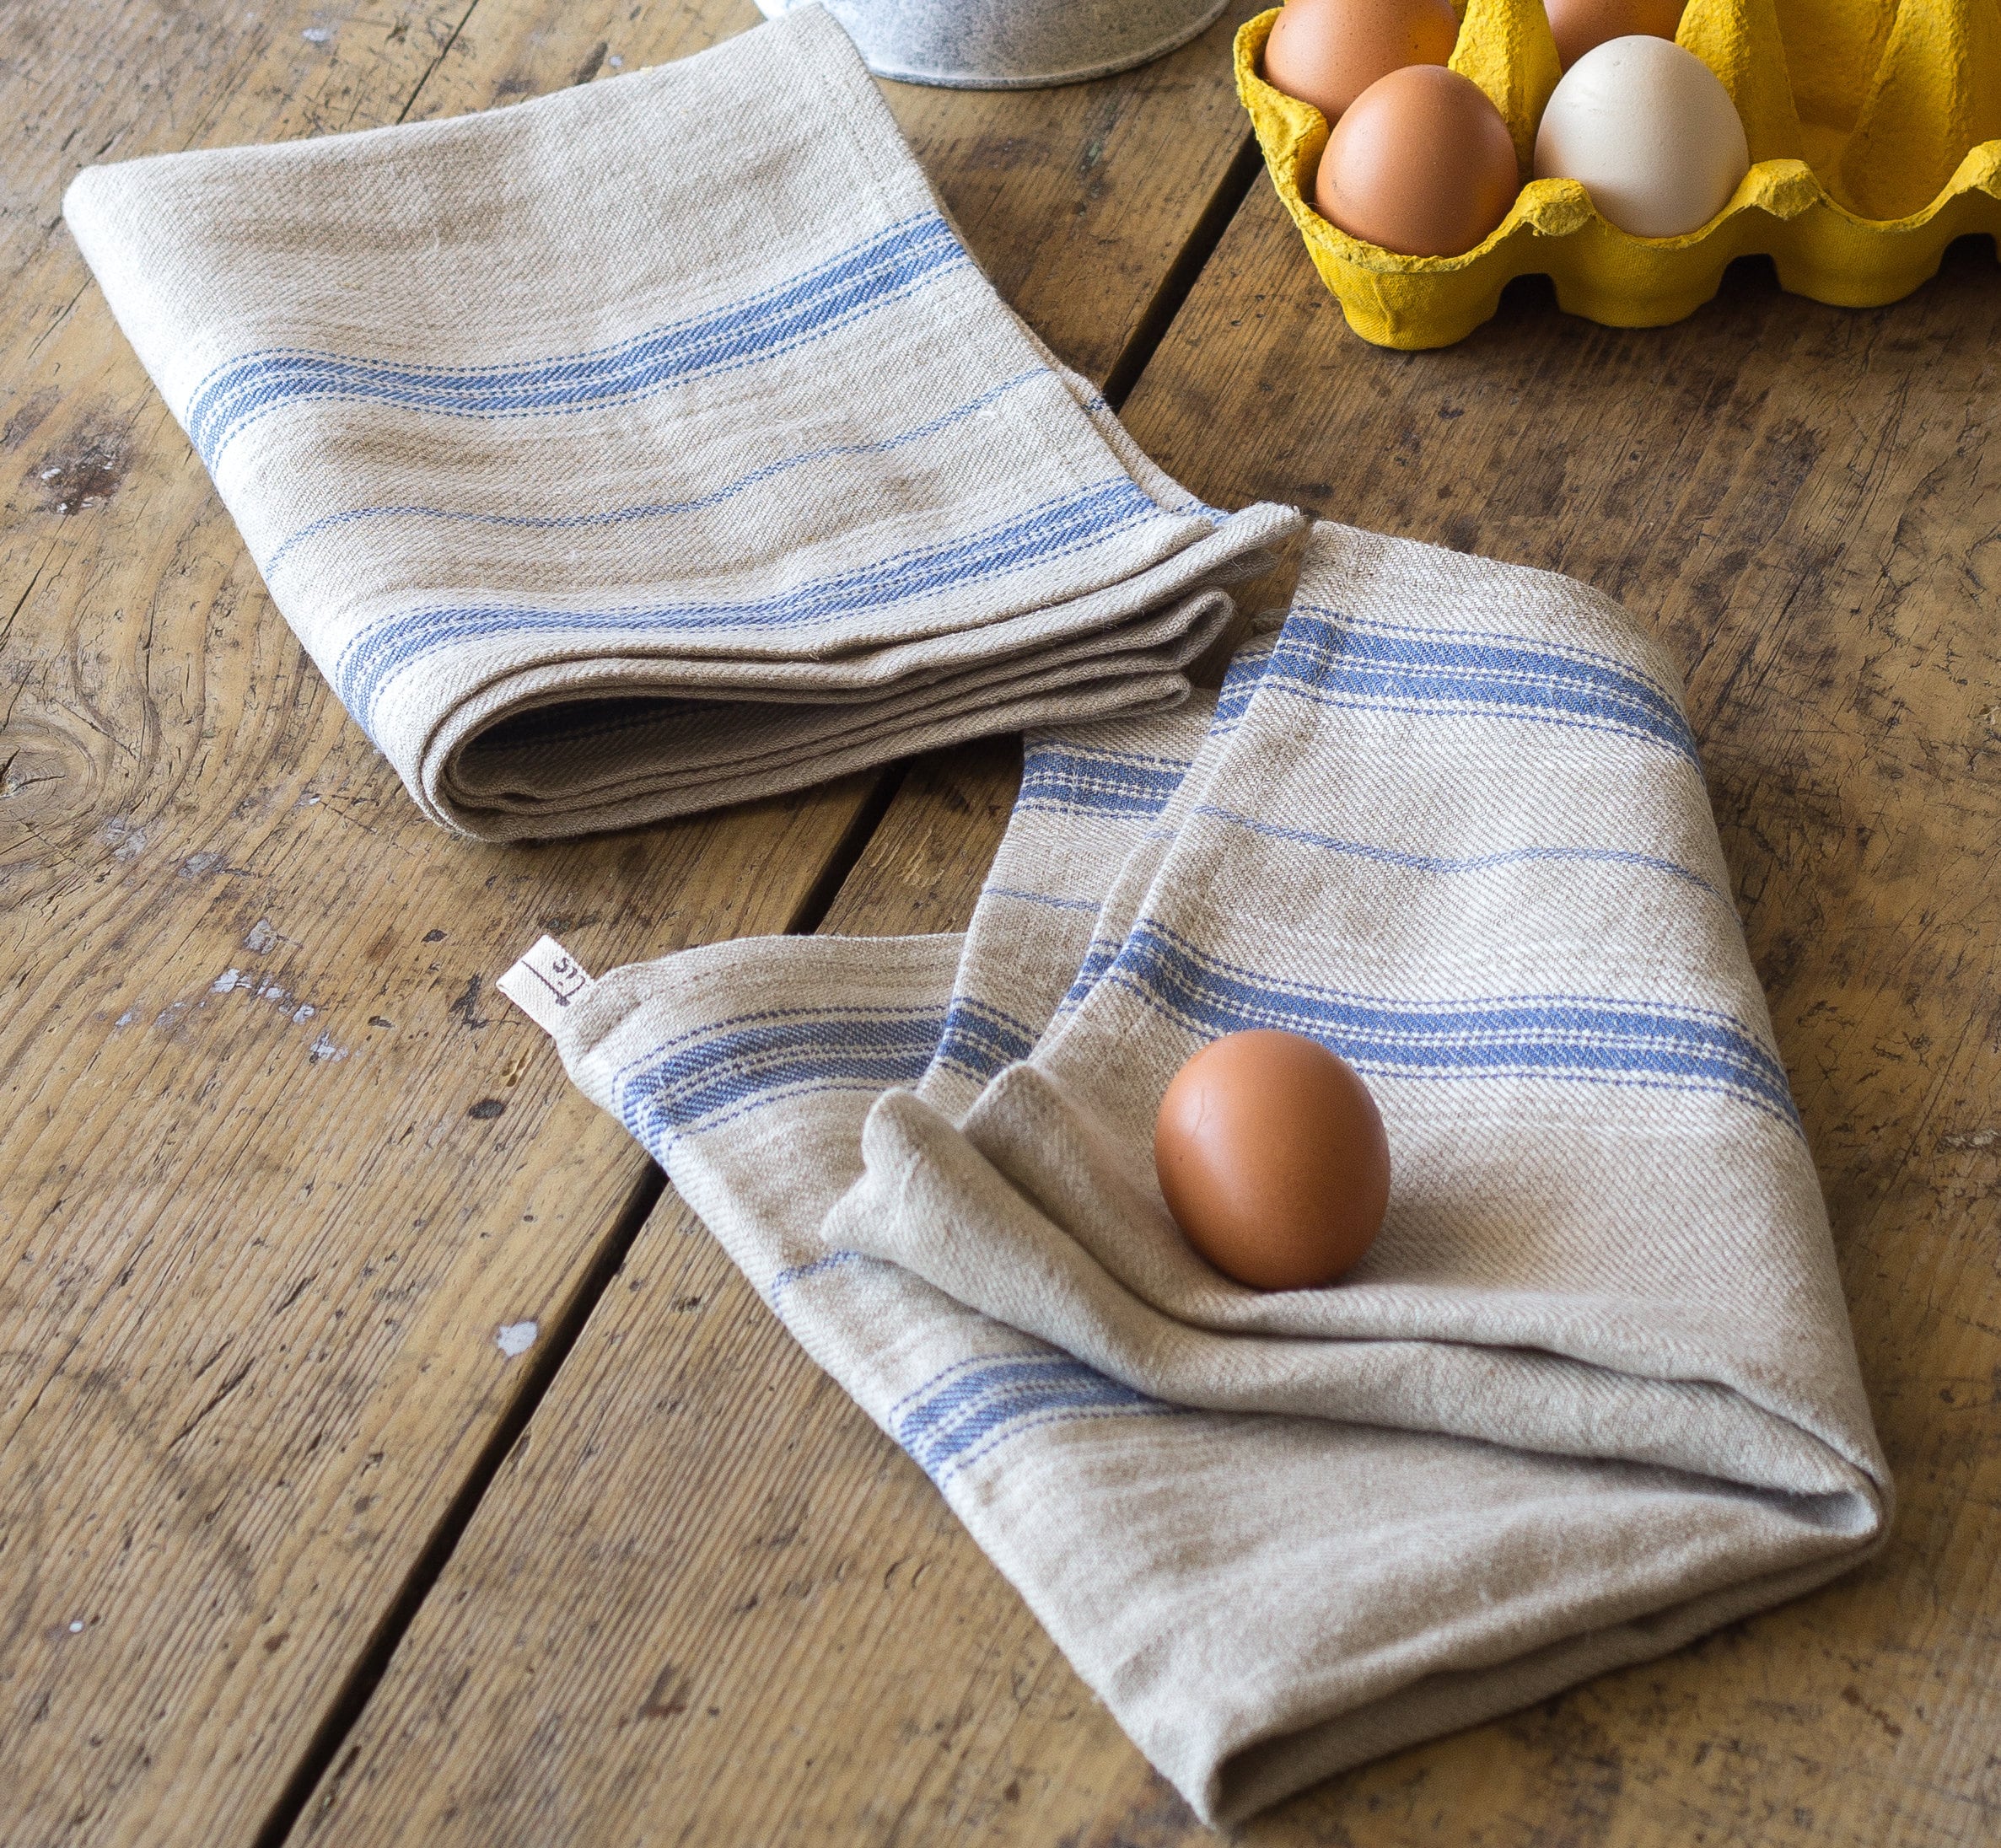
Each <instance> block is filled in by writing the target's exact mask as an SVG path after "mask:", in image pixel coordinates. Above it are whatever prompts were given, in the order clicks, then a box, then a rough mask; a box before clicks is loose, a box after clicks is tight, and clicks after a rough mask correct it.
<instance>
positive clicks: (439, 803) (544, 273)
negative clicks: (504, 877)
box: [64, 6, 1298, 840]
mask: <svg viewBox="0 0 2001 1848" xmlns="http://www.w3.org/2000/svg"><path fill="white" fill-rule="evenodd" d="M64 212H65V216H66V218H67V220H68V223H69V224H70V227H71V228H72V229H73V232H74V233H75V235H76V238H77V241H78V244H79V246H80V247H81V249H82V250H83V254H84V255H85V256H86V258H87V259H88V260H89V263H90V266H91V267H92V269H93V270H94V272H95V273H96V275H97V277H98V279H99V281H100V283H101V284H102V285H103V287H104V290H105V296H106V298H107V299H108V300H109V302H110V305H111V308H112V310H113V312H114V313H115V314H116V315H117V317H118V320H119V323H120V325H121V326H122V327H123V328H124V330H125V331H126V335H127V336H129V338H130V339H131V341H132V345H133V346H134V347H135V349H136V350H137V352H138V355H139V357H140V358H141V359H142V360H143V362H144V363H145V365H146V368H147V369H148V372H149V373H151V374H152V376H153V380H154V382H155V384H157V385H158V386H159V389H160V392H161V394H162V395H163V396H164V398H165V400H167V402H168V404H169V406H171V407H172V408H173V411H174V412H175V416H177V417H178V418H179V419H180V422H181V423H182V425H183V427H185V428H186V430H187V432H188V434H189V437H190V438H191V441H192V442H193V443H194V446H195V448H196V451H197V453H198V454H200V455H201V457H202V460H203V461H204V462H205V463H206V464H207V466H208V468H209V470H210V471H211V472H212V475H213V476H214V478H215V481H216V484H217V487H218V491H219V492H220V493H221V495H222V497H223V501H224V502H225V503H226V504H227V505H228V507H229V511H230V513H232V514H233V515H234V518H235V519H236V522H237V524H238V526H239V529H241V531H242V533H243V535H244V539H245V543H246V544H247V545H248V546H249V547H250V552H251V555H252V556H254V557H255V558H256V561H257V564H258V567H259V569H260V570H261V572H263V573H264V577H265V581H266V583H267V584H268V585H269V586H270V588H271V592H272V597H273V599H275V600H276V602H277V605H278V607H279V609H280V610H282V612H283V613H284V615H285V617H286V620H288V622H289V623H290V624H291V625H292V626H293V629H294V630H295V631H297V633H298V635H299V639H300V640H301V641H302V642H304V645H305V647H306V648H307V650H308V651H309V653H311V655H312V656H313V658H314V659H315V662H316V663H318V664H319V666H320V669H321V671H322V672H323V673H325V674H326V676H327V678H328V680H330V681H331V683H332V685H333V686H334V688H335V689H336V691H337V692H338V693H339V695H340V696H341V698H342V701H343V702H344V703H345V704H346V705H347V708H348V710H349V711H350V712H352V714H353V715H354V717H355V718H356V719H357V720H358V722H359V723H360V724H361V725H362V727H363V729H364V730H365V731H367V732H368V735H369V736H370V737H371V738H372V739H374V741H375V743H376V744H378V745H379V747H380V749H382V751H383V752H384V754H385V755H386V756H387V757H388V758H389V760H390V762H391V763H393V764H394V765H395V768H396V770H397V771H398V773H399V774H400V775H401V777H402V779H403V782H404V783H405V785H406V787H407V788H408V789H409V791H410V793H411V797H412V798H413V799H414V800H415V801H416V802H417V804H418V805H419V806H420V807H421V808H422V809H423V810H424V812H425V813H426V814H428V815H429V816H431V817H432V819H434V820H437V821H438V822H440V823H443V824H444V825H446V826H448V827H451V828H455V829H458V830H463V831H465V832H467V833H470V834H473V835H481V836H483V837H485V838H488V839H495V840H508V839H519V838H524V837H534V836H543V835H562V834H572V833H577V832H581V831H584V830H590V829H596V828H607V827H613V826H618V825H625V824H629V823H632V822H637V821H643V820H647V819H654V818H657V817H659V816H664V815H670V814H680V813H682V812H685V811H687V810H691V809H696V808H707V807H711V806H714V805H717V804H719V803H727V802H731V801H735V800H739V799H741V798H745V797H750V796H756V795H761V794H766V793H769V792H774V791H778V790H783V789H789V788H793V787H799V786H800V785H802V784H804V783H807V782H813V781H815V780H818V779H820V778H822V777H826V776H832V775H835V774H837V773H838V772H841V771H846V770H850V769H853V768H856V767H858V766H863V765H867V764H872V763H878V762H880V761H883V760H885V759H889V758H891V757H895V756H898V755H903V754H906V753H907V752H910V751H912V750H916V749H924V748H927V747H929V746H933V745H937V744H944V743H948V742H950V741H952V740H954V739H963V738H966V737H970V736H973V735H976V734H978V733H989V732H995V731H1003V730H1014V729H1019V728H1021V727H1023V726H1025V725H1027V724H1032V723H1050V722H1052V721H1055V720H1057V719H1062V718H1079V717H1092V716H1099V715H1104V714H1108V713H1111V712H1138V711H1145V710H1150V709H1154V708H1158V707H1160V706H1168V705H1171V704H1173V703H1175V701H1179V700H1180V699H1181V698H1183V697H1184V696H1186V691H1187V685H1188V683H1187V680H1186V674H1185V669H1186V668H1187V666H1188V665H1189V663H1191V661H1193V660H1194V659H1195V658H1197V656H1198V655H1199V654H1201V653H1202V651H1203V650H1204V649H1205V648H1207V647H1208V646H1209V645H1210V644H1211V643H1212V642H1213V641H1214V640H1215V639H1216V637H1218V635H1219V633H1220V632H1221V631H1222V628H1223V626H1224V624H1225V623H1226V622H1227V620H1228V619H1229V615H1230V604H1229V598H1228V596H1227V595H1226V594H1224V593H1223V591H1221V590H1220V589H1219V588H1218V586H1219V585H1222V584H1224V583H1229V582H1230V581H1232V580H1233V579H1234V578H1236V577H1241V576H1243V575H1244V574H1245V572H1248V571H1251V570H1255V569H1256V568H1258V567H1260V565H1261V562H1262V557H1261V548H1263V547H1264V546H1266V545H1267V544H1268V543H1270V542H1271V541H1272V540H1276V539H1278V538H1279V537H1282V536H1283V535H1285V534H1286V533H1288V532H1289V531H1291V530H1293V529H1294V528H1295V527H1296V525H1297V524H1298V516H1297V515H1296V514H1295V513H1293V512H1292V511H1291V510H1290V509H1287V508H1272V507H1263V508H1250V509H1248V510H1246V511H1245V512H1243V513H1238V514H1236V515H1234V516H1226V515H1224V514H1223V513H1218V512H1217V511H1216V510H1215V509H1213V508H1206V507H1204V506H1202V504H1201V503H1199V502H1197V501H1196V500H1195V499H1194V498H1193V497H1191V496H1190V495H1188V494H1187V493H1186V492H1184V491H1183V490H1182V489H1181V488H1180V487H1178V486H1176V485H1175V483H1174V482H1173V481H1170V480H1169V479H1168V478H1167V476H1166V475H1164V474H1163V473H1162V472H1161V471H1160V470H1158V469H1157V468H1155V467H1154V466H1153V465H1152V464H1151V463H1149V462H1148V460H1147V459H1146V458H1145V457H1144V456H1143V454H1140V453H1139V451H1138V449H1137V448H1136V447H1135V445H1134V444H1133V443H1132V440H1131V439H1130V438H1128V437H1127V435H1126V433H1125V432H1124V431H1123V430H1122V428H1121V427H1120V426H1119V424H1118V421H1117V419H1116V417H1114V416H1112V414H1111V411H1109V409H1107V407H1106V406H1105V404H1104V402H1103V400H1101V399H1100V398H1099V397H1098V395H1097V394H1096V393H1095V392H1094V391H1093V390H1092V389H1090V388H1089V385H1088V384H1085V383H1084V381H1083V380H1082V379H1078V378H1077V377H1076V376H1075V375H1074V374H1073V373H1069V372H1068V371H1066V370H1065V369H1064V368H1062V367H1061V366H1060V365H1058V364H1057V363H1056V362H1055V360H1054V359H1053V358H1052V357H1051V356H1050V354H1049V353H1048V352H1047V350H1046V348H1044V347H1043V346H1041V343H1040V342H1039V341H1037V340H1036V339H1035V336H1034V335H1033V334H1031V333H1030V331H1029V330H1028V329H1027V328H1025V326H1024V325H1022V324H1021V322H1020V321H1019V320H1018V319H1017V318H1016V317H1015V316H1014V314H1012V313H1011V312H1010V311H1009V309H1008V308H1007V307H1006V305H1005V304H1003V302H1002V301H1001V300H1000V298H998V296H997V295H996V294H995V293H994V291H993V289H992V286H991V285H990V284H989V283H988V282H987V280H986V278H985V277H983V276H982V275H981V273H980V271H979V270H978V268H977V266H976V265H975V264H974V263H973V261H972V260H971V257H970V256H969V255H967V253H966V250H965V248H964V246H963V244H961V243H960V239H959V238H958V236H957V234H956V233H955V231H954V230H953V228H952V227H951V226H950V224H949V223H948V222H947V221H946V219H945V218H944V214H943V212H942V211H941V209H940V207H939V203H938V201H937V200H936V199H935V198H934V197H933V194H932V192H931V190H930V187H929V186H928V184H927V182H926V181H925V180H924V177H923V174H922V172H921V171H920V170H919V169H918V168H917V164H916V163H915V161H914V160H912V158H911V155H910V153H909V151H908V149H907V148H906V147H905V146H904V144H903V142H902V141H901V137H899V135H898V134H897V132H896V126H895V123H894V122H893V121H892V120H891V119H890V115H889V112H888V110H886V109H885V106H884V105H883V103H882V100H881V99H880V97H879V96H878V94H876V91H875V89H874V84H873V83H871V82H870V81H869V78H868V75H867V73H865V71H864V70H863V67H862V64H861V62H860V61H859V59H858V56H857V55H856V53H855V51H854V49H853V46H851V45H850V43H849V42H848V40H847V37H846V36H845V35H844V34H843V33H842V30H841V29H840V28H839V26H837V25H836V24H835V23H834V22H833V21H832V20H831V19H830V18H828V17H827V15H826V13H823V12H822V11H821V10H820V8H818V7H816V6H813V7H806V8H801V9H800V10H799V11H798V12H796V13H792V14H789V15H788V17H787V18H785V19H783V20H780V21H777V22H774V23H772V24H767V25H764V26H761V27H759V28H757V29H756V30H752V31H750V32H747V33H745V34H743V35H741V36H740V37H739V38H736V39H734V40H729V42H727V43H725V44H723V45H722V46H718V47H716V48H714V49H713V50H711V51H705V52H703V53H702V54H700V55H699V56H695V57H691V58H688V59H686V60H684V61H682V62H680V63H676V64H670V65H665V66H662V67H659V68H657V69H654V70H649V71H643V72H638V73H633V74H632V75H629V76H625V77H620V78H609V79H606V80H604V81H601V82H598V83H591V84H589V85H585V86H584V87H582V88H579V89H572V90H568V91H565V92H563V93H562V94H558V95H555V96H551V97H546V98H544V99H540V100H538V101H535V102H531V103H525V104H522V105H519V106H517V107H514V108H510V109H505V110H497V111H492V112H490V113H488V114H486V115H481V116H469V117H465V118H461V119H459V120H456V121H437V122H424V123H418V124H412V125H409V126H401V127H395V128H386V129H380V130H374V131H369V132H364V133H360V134H352V135H341V136H334V137H327V138H325V139H321V140H317V141H308V142H292V143H288V144H284V145H282V146H276V147H262V148H223V149H217V150H210V151H202V152H197V153H186V154H175V155H165V156H160V157H158V158H151V159H145V160H137V161H131V162H127V163H124V164H118V165H113V166H108V167H98V168H91V169H87V170H86V171H84V172H83V174H81V175H78V178H77V180H76V181H75V183H74V184H73V185H72V186H71V188H70V190H69V192H68V195H67V198H66V199H65V201H64Z"/></svg>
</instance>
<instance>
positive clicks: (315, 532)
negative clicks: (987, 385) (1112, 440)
mask: <svg viewBox="0 0 2001 1848" xmlns="http://www.w3.org/2000/svg"><path fill="white" fill-rule="evenodd" d="M1051 376H1052V374H1051V373H1050V371H1049V369H1048V368H1047V367H1046V366H1032V367H1030V368H1029V369H1028V370H1027V371H1026V372H1021V373H1016V374H1015V375H1014V377H1013V378H1012V379H1003V381H1002V382H1001V383H1000V384H998V385H996V386H994V387H993V389H992V390H991V391H983V392H982V393H981V394H980V395H979V396H978V397H976V398H969V399H968V400H966V402H965V403H964V404H962V405H959V406H955V407H954V408H953V409H952V410H950V411H944V412H943V413H941V414H940V415H939V416H935V417H933V418H932V419H931V420H930V421H929V422H926V423H920V424H918V425H917V426H916V427H914V428H912V429H909V430H903V431H900V432H897V434H896V435H895V436H893V437H885V438H882V440H881V441H880V442H879V443H830V444H828V445H827V446H826V447H825V448H823V449H809V450H806V451H804V453H802V454H799V455H786V456H780V457H779V458H777V460H775V461H771V462H767V463H764V464H762V465H761V466H759V467H757V468H755V469H751V470H748V471H747V472H746V473H745V474H743V475H738V476H737V478H736V479H735V480H734V481H725V482H724V483H723V486H720V487H718V488H712V489H711V490H710V491H709V492H707V493H706V494H697V495H696V496H694V497H692V498H691V499H689V500H685V501H645V502H640V503H639V504H638V505H637V506H633V507H615V508H607V509H606V510H605V512H603V513H560V514H540V513H481V512H478V511H476V510H475V509H472V508H450V507H429V506H425V505H422V504H420V503H418V502H395V503H393V504H390V505H385V506H381V507H351V508H347V510H346V511H345V512H343V513H328V514H325V515H324V516H323V517H322V518H319V519H316V520H313V521H310V522H309V523H308V524H306V525H304V526H302V527H300V528H299V529H298V531H296V532H294V533H292V534H290V535H288V536H287V537H286V538H285V539H284V540H282V541H281V542H280V543H279V544H278V545H277V547H276V548H275V549H274V550H273V551H272V555H271V556H270V557H269V558H268V559H266V561H265V562H264V565H263V567H262V568H263V572H264V577H265V581H266V583H269V582H270V580H271V579H272V577H273V576H274V575H275V574H276V573H277V571H278V570H279V569H280V567H282V566H283V564H284V562H285V561H286V560H287V559H288V558H289V557H290V556H292V554H293V551H296V550H297V549H298V548H299V546H301V545H305V544H307V543H309V541H311V540H315V539H317V538H318V537H319V536H320V535H321V534H322V533H329V532H333V531H335V530H336V529H340V528H342V527H345V526H352V525H353V524H355V523H356V522H357V521H360V520H381V519H412V520H434V521H438V522H439V523H441V524H446V525H463V526H492V527H498V528H500V529H503V530H504V531H509V532H528V533H569V532H578V531H586V530H589V529H594V528H599V527H607V526H629V525H631V524H633V523H634V522H635V521H640V520H654V519H665V518H670V516H672V515H674V514H676V513H707V511H708V510H709V508H713V507H719V506H721V505H722V504H723V502H725V501H729V500H734V498H735V497H737V496H738V495H739V494H742V493H745V492H747V491H748V490H750V489H751V488H754V487H760V486H762V485H763V484H764V483H765V482H767V481H772V480H774V479H776V478H777V476H779V475H785V474H788V473H789V472H790V471H791V470H794V469H802V468H809V467H810V466H811V465H813V464H815V463H816V462H832V461H839V460H842V459H845V458H847V457H849V456H857V455H888V454H893V453H894V452H895V451H896V450H898V449H905V448H907V447H908V446H909V445H910V444H911V443H922V442H923V440H924V439H925V438H927V437H934V436H937V435H938V434H939V432H942V431H944V430H949V429H950V428H951V427H953V426H954V425H955V424H959V423H963V422H966V419H967V418H969V417H976V416H978V415H979V414H980V413H981V412H982V411H984V410H986V409H987V407H988V406H990V405H993V404H997V403H998V402H999V400H1001V399H1003V398H1004V397H1006V396H1007V395H1009V393H1010V392H1013V391H1018V390H1019V389H1020V388H1021V387H1022V386H1024V385H1025V384H1030V383H1031V382H1032V381H1034V380H1035V379H1049V378H1051Z"/></svg>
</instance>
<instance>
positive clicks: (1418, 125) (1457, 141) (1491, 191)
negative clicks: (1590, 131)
mask: <svg viewBox="0 0 2001 1848" xmlns="http://www.w3.org/2000/svg"><path fill="white" fill-rule="evenodd" d="M1517 184H1518V175H1517V173H1516V170H1515V164H1514V139H1513V137H1511V136H1510V135H1509V132H1508V124H1507V123H1506V122H1505V121H1503V120H1502V119H1501V112H1500V110H1498V109H1496V108H1495V107H1494V106H1493V104H1492V103H1491V102H1489V101H1488V100H1487V93H1486V92H1485V91H1484V90H1482V89H1481V88H1480V86H1479V85H1478V84H1477V83H1474V82H1473V81H1472V79H1471V78H1465V77H1461V76H1460V74H1459V73H1457V72H1456V71H1448V70H1444V69H1442V68H1440V67H1439V66H1438V65H1435V64H1413V65H1411V66H1409V67H1407V68H1406V69H1403V70H1401V71H1392V72H1390V74H1389V75H1388V76H1387V77H1385V78H1378V79H1377V80H1376V81H1375V82H1374V83H1371V84H1370V85H1369V88H1368V89H1365V90H1364V91H1363V93H1362V94H1360V95H1359V96H1358V97H1357V98H1356V99H1355V100H1354V102H1353V105H1351V106H1350V108H1349V110H1348V111H1347V114H1346V115H1345V116H1342V118H1341V120H1340V121H1338V122H1337V123H1336V124H1335V125H1334V132H1333V133H1332V134H1331V135H1330V136H1328V137H1327V149H1326V153H1324V154H1322V155H1321V166H1320V173H1319V175H1318V176H1317V178H1316V179H1315V182H1314V189H1313V202H1314V204H1315V206H1317V207H1319V208H1320V214H1321V217H1322V218H1325V219H1326V220H1327V221H1328V223H1331V224H1337V225H1339V226H1340V227H1341V228H1342V230H1343V231H1345V232H1347V234H1348V235H1349V236H1350V237H1355V238H1360V239H1362V241H1363V242H1364V243H1365V244H1377V245H1380V247H1381V248H1382V249H1383V250H1398V251H1401V252H1402V253H1403V255H1406V256H1458V255H1461V254H1463V253H1464V252H1466V251H1467V250H1471V249H1472V248H1473V246H1474V245H1475V244H1479V243H1481V242H1482V240H1484V239H1485V238H1486V237H1487V234H1488V233H1489V232H1491V231H1492V230H1493V228H1494V227H1495V226H1496V225H1498V223H1500V222H1501V220H1502V219H1503V218H1506V217H1507V216H1508V208H1509V207H1510V206H1511V205H1513V204H1514V195H1515V191H1516V187H1517Z"/></svg>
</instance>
